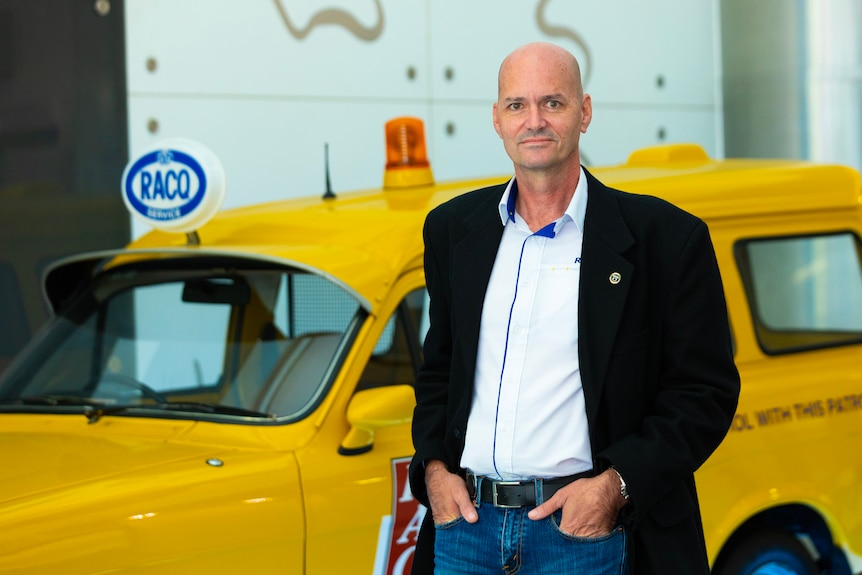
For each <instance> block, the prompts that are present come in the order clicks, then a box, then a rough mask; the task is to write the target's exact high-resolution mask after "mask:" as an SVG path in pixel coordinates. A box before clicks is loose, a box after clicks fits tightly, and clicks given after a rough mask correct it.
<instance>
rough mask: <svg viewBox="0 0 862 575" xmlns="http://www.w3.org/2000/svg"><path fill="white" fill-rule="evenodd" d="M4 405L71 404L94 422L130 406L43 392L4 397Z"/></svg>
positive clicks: (53, 405) (64, 405) (56, 405)
mask: <svg viewBox="0 0 862 575" xmlns="http://www.w3.org/2000/svg"><path fill="white" fill-rule="evenodd" d="M0 403H3V404H5V405H47V406H51V407H59V406H63V407H66V406H72V407H82V408H84V415H85V416H86V417H87V421H88V422H90V423H96V422H97V421H99V418H101V417H102V416H103V415H109V414H111V413H117V412H120V411H124V410H126V409H128V408H129V407H131V406H128V405H118V406H107V405H105V404H104V403H102V402H100V401H96V400H93V399H90V398H87V397H82V396H80V395H64V394H58V393H53V394H45V395H31V396H27V397H15V398H9V399H4V400H3V401H2V402H0Z"/></svg>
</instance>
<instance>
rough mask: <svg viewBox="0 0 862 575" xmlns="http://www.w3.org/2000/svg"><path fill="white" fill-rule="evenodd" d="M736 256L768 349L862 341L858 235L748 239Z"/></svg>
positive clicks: (778, 350) (759, 334)
mask: <svg viewBox="0 0 862 575" xmlns="http://www.w3.org/2000/svg"><path fill="white" fill-rule="evenodd" d="M736 255H737V259H738V262H739V266H740V271H741V273H742V278H743V283H744V284H745V288H746V292H747V295H748V300H749V302H750V306H751V312H752V315H753V319H754V325H755V331H756V333H757V338H758V341H759V342H760V345H761V347H762V349H763V351H764V352H765V353H768V354H779V353H788V352H793V351H801V350H808V349H817V348H822V347H831V346H836V345H846V344H851V343H858V342H862V266H860V242H859V238H857V237H856V236H855V234H852V233H849V232H848V233H838V234H829V235H819V236H805V237H784V238H769V239H758V240H747V241H744V242H741V243H740V244H738V245H737V249H736Z"/></svg>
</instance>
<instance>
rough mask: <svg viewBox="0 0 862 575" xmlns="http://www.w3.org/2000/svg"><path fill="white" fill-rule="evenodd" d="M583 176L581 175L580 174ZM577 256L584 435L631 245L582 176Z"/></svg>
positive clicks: (603, 197)
mask: <svg viewBox="0 0 862 575" xmlns="http://www.w3.org/2000/svg"><path fill="white" fill-rule="evenodd" d="M585 171H586V170H585ZM587 185H588V188H587V189H588V192H587V212H586V218H585V221H584V243H583V248H582V250H581V278H580V295H579V301H578V318H579V320H578V356H579V361H580V369H581V381H582V384H583V387H584V398H585V401H586V408H587V420H588V421H589V422H590V429H595V426H594V422H595V417H596V413H597V411H598V407H599V400H600V399H601V395H602V388H603V387H604V382H605V375H606V373H607V369H608V362H609V360H610V355H611V350H612V349H613V344H614V339H615V338H616V334H617V329H618V327H619V324H620V321H621V319H622V314H623V308H624V307H625V303H626V297H627V295H628V291H629V286H630V285H631V282H632V281H633V279H634V274H635V268H634V265H633V264H632V263H631V262H629V261H628V260H627V259H626V258H625V257H623V256H622V254H623V253H624V252H625V251H626V250H627V249H629V248H630V247H631V246H632V245H634V243H635V239H634V237H633V236H632V234H631V232H630V230H629V228H628V225H627V224H626V222H625V219H624V218H623V215H622V213H621V212H620V208H619V205H618V203H617V200H616V198H615V197H614V196H613V195H612V194H611V193H610V191H609V190H608V189H607V188H606V187H605V186H604V185H603V184H602V183H601V182H599V181H598V180H597V179H595V178H594V177H593V176H592V175H591V174H589V173H588V172H587Z"/></svg>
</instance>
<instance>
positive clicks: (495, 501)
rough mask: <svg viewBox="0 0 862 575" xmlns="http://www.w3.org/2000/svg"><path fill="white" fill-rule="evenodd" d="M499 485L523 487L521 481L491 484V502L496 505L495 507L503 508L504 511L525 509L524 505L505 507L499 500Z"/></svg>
mask: <svg viewBox="0 0 862 575" xmlns="http://www.w3.org/2000/svg"><path fill="white" fill-rule="evenodd" d="M498 485H521V482H520V481H494V482H492V483H491V501H492V503H493V504H494V507H501V508H503V509H520V508H521V507H523V506H522V505H503V504H502V503H499V502H498V499H497V497H498V496H497V486H498Z"/></svg>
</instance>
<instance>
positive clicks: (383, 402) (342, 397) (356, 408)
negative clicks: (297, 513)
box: [297, 270, 427, 574]
mask: <svg viewBox="0 0 862 575" xmlns="http://www.w3.org/2000/svg"><path fill="white" fill-rule="evenodd" d="M390 295H391V297H390V298H388V300H387V301H386V302H385V304H384V305H383V306H382V307H381V310H380V313H379V314H378V318H376V319H374V320H373V321H370V322H369V324H368V325H366V326H365V328H363V329H362V330H361V331H360V335H359V336H358V338H357V341H356V344H355V346H356V347H355V349H354V351H355V353H354V354H351V356H352V358H353V361H352V362H351V360H350V359H348V361H347V364H346V365H345V368H344V369H345V372H346V373H344V374H342V377H341V378H340V380H341V385H340V389H338V390H335V391H334V393H337V394H339V397H338V398H337V399H336V400H335V401H333V403H332V408H331V410H330V412H329V413H328V414H327V415H326V418H325V421H323V422H322V425H321V430H320V433H319V434H318V435H317V437H316V439H315V440H314V441H313V442H312V443H311V444H310V445H309V446H308V447H307V448H305V449H302V450H301V451H300V452H298V453H297V458H298V460H299V462H300V469H301V474H302V484H303V494H304V499H305V504H306V510H307V513H306V516H307V534H308V544H307V563H306V573H309V574H322V573H343V572H344V571H345V570H346V569H347V570H349V571H350V572H355V573H375V574H383V573H386V574H390V573H391V574H400V573H409V568H410V564H411V560H412V554H413V549H414V547H415V542H416V534H417V533H418V530H419V525H420V524H421V520H422V517H423V516H424V513H425V508H424V507H423V506H421V505H420V504H419V502H418V501H416V500H415V499H414V498H413V497H412V495H411V494H410V490H409V488H408V486H407V481H406V478H407V465H408V463H409V459H410V457H411V455H412V454H413V446H412V441H411V436H410V420H411V418H412V410H413V406H414V404H415V400H414V398H413V391H412V386H413V380H414V377H415V374H416V369H417V368H418V366H419V364H420V362H421V340H422V338H423V336H424V330H425V325H424V324H425V322H424V319H423V318H424V317H425V316H426V310H427V303H426V302H427V296H426V291H425V287H424V277H423V275H422V274H421V271H419V270H415V271H414V272H413V273H411V274H408V275H407V276H405V277H404V278H402V280H401V281H399V282H398V283H397V284H396V285H395V287H394V289H393V290H392V291H391V292H390ZM366 328H367V329H366ZM368 410H370V411H368ZM358 412H363V413H366V414H369V413H371V412H374V413H377V415H374V414H373V413H371V416H370V419H372V420H375V421H376V422H374V421H372V422H371V425H372V426H373V427H374V430H373V436H372V437H370V443H369V444H368V445H364V446H362V447H360V448H356V449H346V448H345V440H346V438H348V435H349V434H351V433H354V432H357V431H358V432H360V433H365V432H364V431H362V430H361V429H360V430H356V429H352V428H351V422H350V420H351V419H352V418H355V417H360V418H361V417H362V416H361V415H356V414H357V413H358ZM363 426H364V424H360V425H359V427H363ZM354 427H355V426H354Z"/></svg>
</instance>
